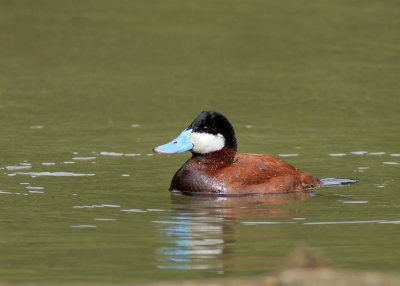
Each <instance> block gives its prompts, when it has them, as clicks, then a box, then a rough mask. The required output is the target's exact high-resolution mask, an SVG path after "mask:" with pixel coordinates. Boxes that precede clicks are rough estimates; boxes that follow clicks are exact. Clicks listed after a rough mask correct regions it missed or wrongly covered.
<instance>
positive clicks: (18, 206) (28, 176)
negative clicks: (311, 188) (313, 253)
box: [0, 0, 400, 283]
mask: <svg viewBox="0 0 400 286" xmlns="http://www.w3.org/2000/svg"><path fill="white" fill-rule="evenodd" d="M399 30H400V8H399V5H398V2H397V1H353V0H352V1H305V0H304V1H303V0H301V1H299V0H290V1H284V2H282V1H264V0H263V1H261V0H260V1H236V0H234V1H231V0H229V1H122V0H121V1H89V0H83V1H82V0H80V1H75V0H73V1H50V0H46V1H45V0H42V1H28V0H21V1H7V0H0V43H1V44H0V130H1V136H0V168H1V169H0V171H1V172H0V190H1V192H0V233H1V236H0V266H1V267H0V280H1V281H9V282H38V283H43V282H47V283H54V282H121V283H122V282H150V281H161V280H176V279H205V278H215V277H222V278H230V277H239V276H254V275H257V274H261V273H274V272H276V271H277V270H278V269H279V266H280V265H281V263H282V261H283V258H284V256H285V255H286V254H287V253H288V252H290V251H291V249H292V248H293V247H294V246H295V245H297V244H299V243H303V244H306V245H309V246H311V247H314V248H316V249H318V250H320V251H322V252H324V253H325V254H326V255H327V256H328V257H329V258H330V259H331V261H332V264H333V265H334V266H336V267H339V268H343V269H377V270H388V271H396V270H399V259H400V240H399V239H398V238H399V235H400V215H399V208H400V198H399V193H400V189H399V186H398V185H397V184H398V183H399V174H400V157H399V155H398V154H400V147H399V143H398V142H399V140H400V132H399V131H400V130H399V129H400V128H399V122H400V97H399V89H400V81H399V74H400V34H399ZM203 109H215V110H218V111H220V112H222V113H224V114H225V115H226V116H227V117H228V118H229V119H230V120H231V121H232V123H233V124H234V126H235V128H236V133H237V136H238V142H239V151H241V152H251V153H267V154H271V155H275V156H278V155H279V154H281V155H282V154H283V155H284V154H297V156H290V157H282V158H284V159H285V160H287V161H289V162H290V163H292V164H294V165H295V166H296V167H298V168H300V169H302V170H304V171H306V172H309V173H311V174H313V175H314V176H317V177H321V178H327V177H345V178H357V179H359V183H358V184H356V185H351V186H346V187H324V188H320V189H319V190H318V191H317V193H316V194H312V196H311V197H308V196H307V195H304V196H300V195H297V196H293V195H289V196H273V197H269V198H264V199H263V200H260V199H258V200H253V201H248V200H246V201H241V200H205V199H195V198H186V197H179V196H178V197H171V195H170V193H169V192H168V186H169V182H170V179H171V178H172V175H173V173H174V172H175V171H176V170H177V169H178V168H179V167H180V166H181V165H182V164H183V162H184V161H185V160H186V159H187V158H188V157H189V155H190V154H188V153H185V154H180V155H176V156H162V155H154V156H153V154H152V153H151V149H152V147H154V146H156V145H160V144H162V143H165V142H167V141H168V140H170V139H172V138H174V137H175V136H176V135H178V133H179V132H180V131H181V130H183V129H184V128H185V127H187V125H188V124H189V123H190V122H191V121H192V120H193V119H194V117H195V116H197V114H198V113H199V112H200V111H201V110H203ZM358 151H366V152H368V153H369V154H368V153H362V154H359V153H356V154H352V153H351V152H358ZM127 154H128V155H127ZM332 154H333V155H332ZM337 154H341V155H340V156H339V155H337ZM78 175H79V176H78Z"/></svg>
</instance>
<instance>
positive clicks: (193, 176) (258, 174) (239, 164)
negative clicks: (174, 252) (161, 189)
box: [171, 147, 321, 196]
mask: <svg viewBox="0 0 400 286" xmlns="http://www.w3.org/2000/svg"><path fill="white" fill-rule="evenodd" d="M319 185H321V181H320V180H319V179H317V178H314V177H312V176H311V175H309V174H307V173H304V172H302V171H300V170H298V169H297V168H295V167H293V166H292V165H290V164H289V163H287V162H285V161H283V160H281V159H278V158H275V157H273V156H269V155H261V154H245V153H241V154H237V153H236V151H235V150H234V149H232V148H229V147H224V148H223V149H222V150H220V151H216V152H212V153H208V154H195V153H194V154H193V156H192V158H190V159H189V160H188V161H187V162H186V163H185V164H184V165H183V166H182V167H181V168H180V169H179V170H178V171H177V172H176V173H175V176H174V177H173V179H172V182H171V189H173V190H178V191H181V192H184V193H186V194H215V195H219V196H246V195H252V194H274V193H287V192H298V191H305V190H307V189H310V188H315V187H318V186H319Z"/></svg>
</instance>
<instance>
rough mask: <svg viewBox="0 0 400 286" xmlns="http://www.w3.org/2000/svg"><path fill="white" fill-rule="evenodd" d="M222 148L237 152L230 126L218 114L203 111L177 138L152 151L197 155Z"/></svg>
mask: <svg viewBox="0 0 400 286" xmlns="http://www.w3.org/2000/svg"><path fill="white" fill-rule="evenodd" d="M224 147H230V148H231V149H233V150H235V151H236V150H237V141H236V136H235V130H234V129H233V126H232V124H231V123H230V122H229V120H228V119H227V118H226V117H225V116H224V115H223V114H221V113H219V112H216V111H203V112H201V113H200V114H199V116H197V117H196V119H195V120H194V121H193V122H192V123H191V124H190V125H189V127H188V128H187V129H185V130H184V131H183V132H182V133H181V134H180V135H179V136H178V137H177V138H175V139H174V140H172V141H171V142H169V143H167V144H164V145H161V146H158V147H156V148H154V149H153V150H154V151H155V152H157V153H165V154H173V153H180V152H184V151H189V150H190V151H192V152H193V153H197V154H208V153H211V152H216V151H219V150H221V149H223V148H224Z"/></svg>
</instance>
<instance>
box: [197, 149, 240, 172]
mask: <svg viewBox="0 0 400 286" xmlns="http://www.w3.org/2000/svg"><path fill="white" fill-rule="evenodd" d="M192 154H193V159H195V160H196V163H197V164H198V165H199V167H200V168H201V169H202V170H204V171H215V170H218V169H221V168H225V167H227V166H229V165H231V164H232V163H233V162H234V161H235V155H236V150H235V149H233V148H231V147H228V146H225V147H224V148H222V149H221V150H218V151H215V152H211V153H207V154H199V153H192Z"/></svg>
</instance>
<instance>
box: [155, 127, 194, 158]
mask: <svg viewBox="0 0 400 286" xmlns="http://www.w3.org/2000/svg"><path fill="white" fill-rule="evenodd" d="M192 131H193V129H185V130H183V131H182V133H181V134H179V136H178V137H176V138H175V139H174V140H172V141H171V142H169V143H167V144H164V145H161V146H158V147H155V148H154V149H153V151H154V152H157V153H161V154H175V153H181V152H185V151H189V150H191V149H192V148H193V144H192V142H190V133H192Z"/></svg>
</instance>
